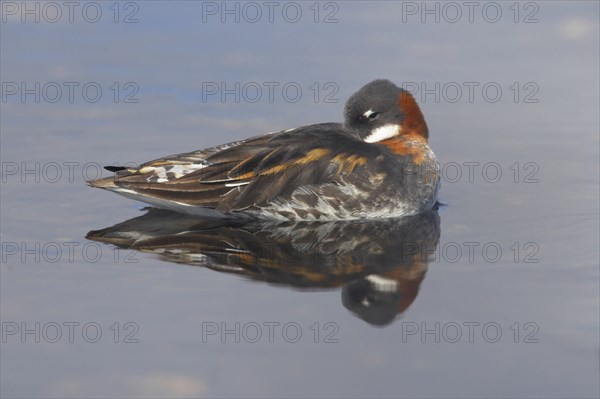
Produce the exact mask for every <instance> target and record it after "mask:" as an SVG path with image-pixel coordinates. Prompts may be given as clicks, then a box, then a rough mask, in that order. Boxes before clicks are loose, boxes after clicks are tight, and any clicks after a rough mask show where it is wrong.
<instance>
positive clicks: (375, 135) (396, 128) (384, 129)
mask: <svg viewBox="0 0 600 399" xmlns="http://www.w3.org/2000/svg"><path fill="white" fill-rule="evenodd" d="M398 135H400V125H396V124H389V125H383V126H381V127H378V128H377V129H373V130H372V131H371V134H369V135H368V136H367V137H365V138H364V141H366V142H367V143H379V142H380V141H383V140H387V139H391V138H392V137H396V136H398Z"/></svg>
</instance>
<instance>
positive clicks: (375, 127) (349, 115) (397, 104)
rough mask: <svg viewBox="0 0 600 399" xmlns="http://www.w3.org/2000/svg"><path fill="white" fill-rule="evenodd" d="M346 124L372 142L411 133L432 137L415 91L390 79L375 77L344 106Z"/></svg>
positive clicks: (361, 136)
mask: <svg viewBox="0 0 600 399" xmlns="http://www.w3.org/2000/svg"><path fill="white" fill-rule="evenodd" d="M344 125H345V126H346V127H347V128H348V129H350V130H353V131H355V132H356V133H357V134H358V135H359V136H360V138H362V139H363V140H364V141H366V142H369V143H376V142H380V141H383V140H387V139H390V138H392V137H395V136H398V135H400V134H409V133H416V134H419V135H421V136H424V137H425V138H427V137H428V132H427V125H426V124H425V120H424V119H423V115H422V114H421V111H420V110H419V106H418V105H417V103H416V102H415V100H414V99H413V97H412V95H411V94H410V93H409V92H408V91H406V90H404V89H401V88H399V87H398V86H396V85H395V84H394V83H392V82H390V81H389V80H386V79H377V80H374V81H372V82H371V83H368V84H366V85H365V86H363V87H362V88H361V89H360V90H359V91H357V92H356V93H354V94H353V95H352V96H350V98H349V99H348V101H346V105H345V107H344Z"/></svg>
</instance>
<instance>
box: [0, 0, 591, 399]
mask: <svg viewBox="0 0 600 399" xmlns="http://www.w3.org/2000/svg"><path fill="white" fill-rule="evenodd" d="M7 3H10V4H7ZM19 4H20V3H12V2H3V3H2V24H1V25H0V34H1V36H0V41H1V49H0V59H1V61H0V72H1V81H2V96H3V97H2V103H1V107H2V108H1V115H0V128H1V157H2V189H1V208H0V209H1V218H2V219H1V221H2V226H1V241H2V263H1V269H0V277H1V286H0V288H1V291H0V293H1V307H0V310H1V321H2V334H3V335H2V351H1V355H0V365H1V371H0V377H1V394H2V396H3V397H44V398H45V397H161V396H174V397H232V396H235V397H299V396H301V397H481V396H488V397H490V396H491V397H598V396H599V394H600V392H599V391H600V388H599V385H600V384H599V380H598V375H599V354H600V352H599V348H600V345H599V342H598V334H599V316H598V314H599V306H600V305H599V253H598V241H599V233H598V230H599V226H598V223H599V222H598V220H599V219H598V214H599V208H598V193H599V183H598V178H599V177H598V163H599V139H598V137H599V119H598V109H599V108H600V104H599V91H598V90H599V78H598V68H599V61H598V60H599V58H598V57H599V54H598V48H599V46H598V44H599V43H598V41H599V39H598V35H599V33H598V14H599V7H598V3H596V2H569V3H566V2H564V3H563V2H532V3H527V4H528V5H527V4H525V3H521V4H520V5H519V6H518V7H516V8H515V7H514V6H513V8H510V7H511V4H512V3H510V4H509V3H500V4H499V7H500V9H501V15H500V16H499V17H494V15H495V14H493V11H494V10H492V9H487V8H486V10H487V12H489V14H486V16H485V18H484V17H483V16H482V14H481V12H482V9H483V6H484V3H482V5H481V6H480V8H477V9H475V13H474V14H473V18H474V19H473V21H472V22H470V21H469V11H468V8H467V6H465V5H463V4H462V3H457V4H459V6H460V7H461V10H462V11H461V12H462V13H461V17H460V18H459V19H458V20H457V22H456V23H451V22H449V20H453V19H454V18H455V13H454V12H453V11H452V10H450V9H445V10H446V11H445V12H446V14H442V12H443V10H444V9H443V8H442V4H438V7H440V13H441V14H440V19H439V22H436V21H435V16H427V15H425V17H424V18H425V21H424V22H422V20H421V18H422V15H421V12H423V10H421V9H420V3H407V2H404V3H403V2H368V3H367V2H361V1H358V2H330V3H325V2H323V3H317V5H316V6H315V5H314V3H312V2H310V3H304V2H300V3H295V4H297V5H293V6H292V7H296V8H298V7H299V10H300V12H301V14H298V15H297V14H295V11H297V10H296V8H294V9H291V8H289V6H286V4H287V3H277V4H278V7H279V8H275V9H274V11H273V15H272V18H273V21H272V22H271V21H270V20H269V18H270V17H269V11H268V9H267V8H264V7H263V8H262V9H261V8H260V7H261V6H260V4H261V3H254V4H255V5H256V4H258V7H259V8H256V7H255V9H259V10H261V14H260V16H258V14H256V10H255V9H252V8H248V7H246V8H243V5H242V4H241V3H240V4H238V5H237V6H236V4H237V3H234V2H232V3H229V6H230V7H231V9H233V10H234V11H233V12H234V14H231V15H230V14H227V13H224V10H222V9H221V8H220V7H221V3H220V2H218V3H211V2H208V3H207V2H205V3H201V2H166V1H152V2H137V3H133V2H130V3H126V2H122V3H119V4H117V7H115V5H114V3H112V2H98V3H96V4H97V5H92V6H89V5H86V4H87V3H78V5H79V7H78V8H76V9H75V10H74V13H73V22H70V21H69V12H68V9H67V8H63V9H62V14H61V16H60V17H58V16H57V14H56V13H55V9H52V7H53V6H52V5H50V6H48V5H47V4H46V3H44V2H39V3H38V2H35V4H38V6H34V5H33V4H34V2H32V3H31V4H32V5H31V7H32V8H33V7H39V13H38V14H39V15H38V16H39V22H36V21H35V15H29V16H26V17H25V18H26V20H25V23H22V22H21V18H22V17H23V15H22V14H23V10H21V9H20V8H19V7H20V5H19ZM429 4H430V5H431V7H434V4H436V3H429ZM15 7H16V8H15ZM48 7H50V8H48ZM90 7H94V9H92V8H90ZM235 7H238V10H239V14H237V16H238V17H239V22H236V20H235V18H236V14H235V12H236V11H235V10H236V8H235ZM252 7H254V6H252ZM284 7H285V13H284V11H283V10H284ZM414 7H417V8H416V9H415V8H414ZM96 8H99V9H100V11H101V15H100V17H99V20H98V22H96V23H92V22H89V21H88V20H90V21H91V20H94V19H96V18H97V17H96V16H95V15H96V14H94V12H95V11H96ZM84 9H85V10H86V11H85V12H86V13H87V14H85V15H84V14H82V13H83V10H84ZM117 10H118V11H119V13H118V14H116V12H117ZM316 10H318V11H319V12H318V14H316V12H317V11H316ZM517 11H518V14H516V13H517ZM34 12H35V11H34ZM221 18H224V20H225V22H222V20H221ZM54 19H58V21H57V22H56V23H52V22H51V20H54ZM115 19H116V20H117V21H118V23H115ZM255 19H256V21H255V22H252V21H254V20H255ZM296 19H297V20H298V21H297V22H295V23H293V22H291V21H294V20H296ZM495 19H498V20H497V22H495V23H492V22H490V21H491V20H495ZM515 19H516V21H517V22H515ZM125 20H127V21H129V22H133V23H124V21H125ZM135 20H137V22H135ZM315 20H316V21H317V22H315ZM325 22H329V23H325ZM525 22H530V23H525ZM378 77H385V78H389V79H391V80H393V81H395V82H396V83H397V84H403V85H404V86H405V87H407V88H410V89H412V90H413V91H417V93H416V97H417V99H418V101H419V102H420V103H421V106H422V110H423V112H424V114H425V116H426V119H427V121H428V124H429V127H430V132H431V140H430V142H431V145H432V147H433V148H434V150H435V151H436V153H437V154H438V157H439V159H440V162H441V163H442V166H443V172H444V177H443V186H442V190H441V192H440V201H441V202H442V203H443V204H444V206H442V207H441V208H440V209H439V211H437V212H434V213H432V214H426V215H423V216H421V217H418V218H413V219H410V220H406V221H399V222H398V221H394V222H379V223H366V222H363V223H353V224H352V223H351V224H339V225H326V226H322V225H299V226H298V225H293V226H292V225H290V226H284V227H278V228H275V227H270V226H266V227H265V226H251V227H245V228H241V229H240V228H232V227H226V226H220V227H215V226H206V224H203V223H205V222H203V221H194V220H191V219H188V218H182V217H178V216H177V215H172V214H163V213H161V212H156V211H149V212H148V211H147V210H143V209H142V208H143V207H144V205H143V204H140V203H136V202H134V201H130V200H127V199H125V198H121V197H118V196H116V195H114V194H111V193H108V192H103V191H100V190H94V189H91V188H89V187H87V186H86V185H85V183H84V180H85V179H86V178H94V177H98V176H97V175H98V174H100V173H104V175H108V172H101V171H100V169H99V165H107V164H115V163H121V164H122V163H127V162H131V163H139V162H143V161H147V160H149V159H153V158H157V157H159V156H162V155H166V154H171V153H178V152H184V151H190V150H193V149H197V148H202V147H208V146H211V145H214V144H218V143H222V142H226V141H230V140H235V139H240V138H244V137H248V136H251V135H256V134H261V133H264V132H268V131H273V130H279V129H286V128H290V127H294V126H298V125H302V124H308V123H316V122H324V121H339V120H341V118H342V109H343V104H344V101H345V99H346V98H347V97H348V96H349V95H350V94H352V93H353V92H354V91H355V90H357V89H358V88H359V87H361V86H362V85H363V84H365V83H367V82H368V81H370V80H372V79H374V78H378ZM36 84H39V86H36ZM222 84H223V85H224V86H222ZM236 84H237V85H238V86H236ZM23 85H24V86H23ZM38 87H39V88H38ZM69 87H72V88H73V91H72V93H70V92H69ZM269 87H272V88H273V91H272V92H270V91H269ZM57 88H58V89H57ZM84 88H85V89H84ZM469 88H472V91H471V89H469ZM98 89H99V90H101V96H98V95H97V94H96V92H97V90H98ZM298 89H299V90H298ZM23 90H25V91H26V90H29V92H27V91H26V92H25V94H24V92H23ZM58 90H60V91H58ZM227 90H229V91H227ZM26 93H29V94H26ZM227 93H229V94H227ZM70 94H72V96H71V97H70ZM36 96H38V97H39V98H36ZM96 97H98V98H97V101H96ZM38 100H39V101H38ZM132 219H134V220H132ZM121 223H123V224H121ZM105 228H108V230H102V229H105ZM208 228H210V230H207V229H208ZM99 230H100V231H99ZM133 232H137V233H133ZM140 232H143V233H144V235H143V236H140ZM88 233H89V235H88ZM86 236H87V237H88V238H86ZM134 241H135V249H130V248H129V246H130V245H131V244H132V243H133V242H134ZM240 249H243V250H244V251H245V252H236V251H235V250H240ZM202 253H204V254H206V253H209V255H210V256H209V257H208V258H206V257H202V256H201V255H200V254H202ZM257 260H258V261H257ZM203 265H204V266H203ZM206 265H208V266H209V267H205V266H206ZM257 265H258V266H257ZM36 323H37V324H36ZM36 341H39V342H36Z"/></svg>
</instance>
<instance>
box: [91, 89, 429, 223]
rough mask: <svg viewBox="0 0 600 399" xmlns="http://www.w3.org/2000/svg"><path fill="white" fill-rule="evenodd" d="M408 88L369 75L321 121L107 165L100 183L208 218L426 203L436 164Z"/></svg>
mask: <svg viewBox="0 0 600 399" xmlns="http://www.w3.org/2000/svg"><path fill="white" fill-rule="evenodd" d="M428 138H429V131H428V128H427V124H426V122H425V119H424V117H423V114H422V113H421V110H420V108H419V106H418V104H417V103H416V101H415V99H414V98H413V96H412V95H411V94H410V93H409V92H408V91H406V90H404V89H401V88H399V87H397V86H396V85H395V84H393V83H392V82H390V81H389V80H384V79H378V80H374V81H372V82H370V83H368V84H367V85H365V86H364V87H362V88H361V89H360V90H358V92H356V93H354V94H353V95H352V96H351V97H350V98H349V99H348V100H347V102H346V104H345V107H344V123H343V124H340V123H320V124H315V125H308V126H302V127H298V128H295V129H288V130H285V131H280V132H276V133H269V134H265V135H261V136H256V137H252V138H249V139H245V140H240V141H235V142H232V143H227V144H223V145H220V146H216V147H212V148H208V149H204V150H199V151H194V152H188V153H182V154H176V155H172V156H167V157H163V158H159V159H156V160H153V161H150V162H146V163H144V164H142V165H140V166H139V167H136V168H129V167H116V166H112V167H111V166H109V167H106V169H108V170H109V171H112V172H115V175H114V176H112V177H107V178H101V179H97V180H91V181H88V182H87V183H88V184H89V185H90V186H92V187H98V188H103V189H106V190H110V191H114V192H116V193H118V194H121V195H124V196H126V197H129V198H133V199H136V200H139V201H142V202H145V203H148V204H152V205H155V206H158V207H160V208H166V209H171V210H174V211H178V212H183V213H188V214H194V215H200V216H207V217H219V218H230V217H243V218H245V217H249V218H259V219H283V220H348V219H373V218H389V217H400V216H406V215H413V214H417V213H420V212H424V211H427V210H429V209H431V208H432V207H433V206H434V204H435V203H436V198H437V193H438V190H439V186H440V171H439V164H438V162H437V158H436V156H435V154H434V152H433V151H432V150H431V148H430V147H429V144H428Z"/></svg>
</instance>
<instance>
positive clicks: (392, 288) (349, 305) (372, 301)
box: [342, 271, 425, 326]
mask: <svg viewBox="0 0 600 399" xmlns="http://www.w3.org/2000/svg"><path fill="white" fill-rule="evenodd" d="M415 277H416V278H413V279H391V278H387V277H385V276H381V275H375V274H371V275H369V276H366V277H365V278H363V279H359V280H355V281H352V282H350V283H348V284H346V285H345V286H344V287H343V288H342V303H343V304H344V307H346V309H348V310H350V311H351V312H352V313H354V314H356V315H357V316H358V317H360V318H361V319H363V320H364V321H366V322H367V323H369V324H373V325H376V326H385V325H387V324H389V323H391V322H392V321H393V320H394V318H396V316H397V315H400V314H402V313H404V312H405V311H406V310H407V309H408V307H409V306H410V305H411V304H412V303H413V302H414V300H415V298H416V297H417V294H418V293H419V286H420V285H421V281H423V278H425V272H424V271H423V272H422V273H418V274H417V276H415Z"/></svg>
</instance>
